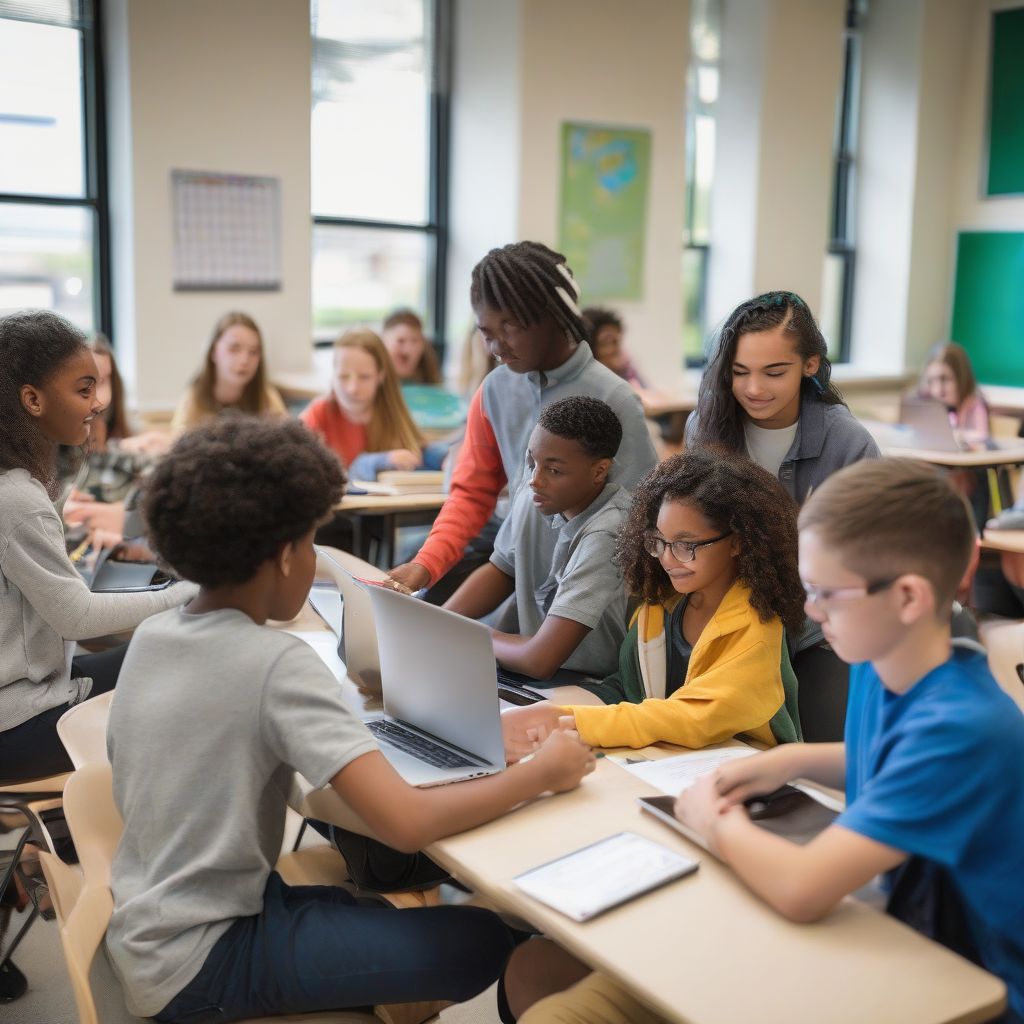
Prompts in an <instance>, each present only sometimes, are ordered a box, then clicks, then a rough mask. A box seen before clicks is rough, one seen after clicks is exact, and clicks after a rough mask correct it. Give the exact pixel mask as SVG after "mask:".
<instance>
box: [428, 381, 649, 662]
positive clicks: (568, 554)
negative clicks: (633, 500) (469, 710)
mask: <svg viewBox="0 0 1024 1024" xmlns="http://www.w3.org/2000/svg"><path fill="white" fill-rule="evenodd" d="M621 440H622V424H621V423H620V422H619V419H618V417H617V416H616V415H615V413H614V412H613V411H612V409H611V408H610V407H609V406H608V405H606V404H605V403H604V402H601V401H598V399H596V398H590V397H588V396H585V395H576V396H573V397H571V398H565V399H562V400H561V401H559V402H555V403H553V404H552V405H549V406H547V407H546V408H545V409H544V410H543V412H541V415H540V420H539V421H538V423H537V426H536V427H535V428H534V430H533V433H532V434H531V435H530V441H529V446H528V448H527V453H526V470H527V472H526V474H525V475H524V477H523V482H522V484H521V485H520V487H519V489H518V490H517V492H516V493H515V495H514V496H513V499H512V507H511V510H510V512H509V515H508V518H507V519H506V520H505V522H504V523H503V524H502V526H501V530H500V531H499V532H498V536H497V539H496V540H495V542H494V553H493V554H492V555H491V560H490V563H489V564H487V565H484V566H481V567H480V568H479V569H477V570H476V572H475V573H473V575H472V576H470V577H469V579H467V580H466V581H465V583H463V584H462V586H461V587H460V588H459V589H458V590H457V591H456V592H455V593H454V594H453V595H452V597H451V598H450V599H449V600H448V602H447V603H446V604H445V607H446V608H448V609H449V610H450V611H454V612H458V613H459V614H461V615H466V616H468V617H470V618H480V617H481V616H483V615H486V614H488V613H489V612H492V611H494V610H495V609H496V608H497V607H498V606H499V605H500V604H501V603H502V601H505V599H506V598H508V597H509V596H510V595H512V594H513V593H514V594H515V600H514V602H509V603H508V604H507V606H506V607H505V608H504V609H503V610H502V612H501V614H500V615H499V621H498V627H497V628H496V629H494V630H493V631H492V635H493V638H494V653H495V656H496V657H497V659H498V662H499V664H501V665H502V666H503V667H504V668H507V669H511V670H512V671H514V672H520V673H522V674H524V675H528V676H532V677H533V678H534V679H541V680H543V679H550V678H551V677H552V676H553V675H554V674H555V673H556V672H557V671H558V670H559V669H560V668H564V669H571V670H573V671H575V672H582V673H585V674H586V675H588V676H594V677H596V678H598V679H603V678H604V677H605V676H607V675H610V674H611V673H612V672H614V671H615V666H616V661H617V658H618V652H619V646H620V644H621V643H622V641H623V639H624V637H625V633H626V593H625V590H624V588H623V585H622V575H621V573H620V572H619V570H618V567H617V566H616V565H615V563H614V558H613V556H614V554H615V540H616V537H617V535H618V532H619V526H620V525H621V524H622V520H623V518H624V517H625V515H626V513H627V512H628V511H629V504H630V498H629V494H628V492H626V491H625V490H624V489H623V488H622V487H620V486H619V485H618V484H616V483H614V482H611V481H610V480H609V473H610V470H611V468H612V465H613V463H614V460H615V453H616V452H617V451H618V449H619V444H620V443H621ZM552 534H553V535H554V553H553V554H550V552H551V539H552Z"/></svg>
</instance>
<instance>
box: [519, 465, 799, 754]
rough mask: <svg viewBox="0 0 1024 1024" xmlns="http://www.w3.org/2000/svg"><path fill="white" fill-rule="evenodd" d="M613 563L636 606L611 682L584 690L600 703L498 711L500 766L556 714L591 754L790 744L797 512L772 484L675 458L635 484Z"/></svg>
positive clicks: (794, 730) (762, 476)
mask: <svg viewBox="0 0 1024 1024" xmlns="http://www.w3.org/2000/svg"><path fill="white" fill-rule="evenodd" d="M617 558H618V562H619V565H620V566H621V567H622V575H623V578H624V579H625V583H626V588H627V590H628V591H629V593H630V594H631V595H633V596H634V597H637V598H639V599H640V601H641V602H643V603H642V604H641V605H640V607H639V609H638V610H637V613H636V615H635V616H634V618H633V622H632V623H631V625H630V628H629V633H628V635H627V637H626V640H625V642H624V643H623V645H622V648H621V650H620V652H619V671H618V673H617V674H616V675H613V676H610V677H609V678H608V679H606V680H604V682H603V683H602V684H600V685H599V686H597V687H596V688H595V692H596V693H597V694H598V696H600V697H601V699H602V700H604V701H605V705H606V706H596V707H582V706H581V707H559V706H558V705H555V704H549V703H547V702H543V703H540V704H533V705H531V706H529V707H523V708H513V709H511V710H510V711H507V712H506V713H505V714H504V715H502V729H503V731H504V735H505V748H506V755H507V756H508V757H509V758H510V759H515V758H517V757H521V756H523V755H524V754H526V753H529V751H530V750H531V749H532V748H533V744H534V743H535V742H536V741H537V740H538V739H543V738H544V737H545V736H546V735H547V734H548V733H549V732H550V730H551V729H554V728H557V727H558V724H559V720H560V718H561V717H562V716H565V715H571V716H572V717H573V719H574V721H575V728H576V729H577V730H578V731H579V734H580V736H582V737H583V738H584V740H585V741H586V742H587V743H590V744H593V745H594V746H600V747H645V746H647V745H648V744H650V743H658V742H667V743H678V744H679V745H680V746H684V747H704V746H707V745H708V744H709V743H719V742H721V741H722V740H726V739H730V738H731V737H733V736H737V735H740V734H743V735H746V736H748V737H750V738H751V739H753V740H756V741H758V742H760V743H763V744H766V745H768V746H774V745H775V744H776V743H780V742H789V741H792V740H796V739H799V738H800V729H799V718H798V714H797V710H796V679H795V677H794V675H793V670H792V668H791V667H790V664H789V655H788V652H787V649H786V637H785V630H797V631H799V630H800V629H802V628H803V622H804V615H803V609H802V605H803V591H802V590H801V588H800V579H799V576H798V574H797V564H796V558H797V550H796V510H795V508H794V507H793V503H792V501H791V500H790V498H789V497H788V496H787V495H786V494H785V492H784V491H783V490H782V488H781V487H780V486H779V484H778V482H777V481H776V480H774V479H773V478H772V477H771V476H770V475H769V474H768V473H767V472H766V471H765V470H763V469H761V468H760V467H759V466H757V465H755V464H754V463H753V462H751V461H750V460H749V459H747V458H746V457H745V456H741V455H735V454H727V455H722V454H717V453H715V452H712V451H710V450H708V449H703V448H694V449H691V450H689V451H687V452H683V453H682V454H680V455H674V456H672V457H670V458H668V459H666V460H665V461H664V462H662V463H661V465H659V466H657V467H656V468H655V469H654V470H652V471H651V473H650V474H648V476H647V477H645V478H644V480H643V481H641V483H640V485H639V486H638V487H637V489H636V493H635V495H634V496H633V504H632V508H631V509H630V513H629V518H628V519H627V521H626V524H625V526H624V527H623V528H622V531H621V533H620V535H619V541H618V550H617Z"/></svg>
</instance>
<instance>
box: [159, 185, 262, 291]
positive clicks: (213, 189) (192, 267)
mask: <svg viewBox="0 0 1024 1024" xmlns="http://www.w3.org/2000/svg"><path fill="white" fill-rule="evenodd" d="M171 191H172V198H173V205H174V290H175V291H222V290H231V291H235V290H249V291H273V290H275V289H278V288H280V287H281V182H280V179H278V178H259V177H253V176H251V175H245V174H213V173H209V172H206V171H172V172H171Z"/></svg>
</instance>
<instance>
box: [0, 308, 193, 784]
mask: <svg viewBox="0 0 1024 1024" xmlns="http://www.w3.org/2000/svg"><path fill="white" fill-rule="evenodd" d="M97 376H98V371H97V369H96V362H95V360H94V359H93V356H92V353H91V352H90V351H89V349H88V348H87V347H86V343H85V336H84V335H83V334H82V333H81V332H80V331H79V330H78V329H77V328H75V327H73V326H72V325H71V324H70V323H68V322H67V321H66V320H64V319H63V318H61V317H59V316H56V315H55V314H53V313H49V312H45V311H41V310H40V311H31V312H23V313H15V314H12V315H10V316H7V317H3V318H2V319H0V421H2V429H0V784H2V783H4V782H16V781H24V780H27V779H33V778H40V777H43V776H47V775H53V774H57V773H59V772H63V771H69V770H70V768H71V763H70V761H69V759H68V757H67V755H66V754H65V753H64V749H63V747H62V746H61V744H60V741H59V739H58V737H57V732H56V723H57V719H58V718H60V716H61V715H62V714H63V713H64V711H66V710H67V708H68V707H69V706H70V705H72V704H77V703H78V702H79V701H82V700H84V699H85V698H86V697H88V696H90V695H93V696H95V695H96V694H99V693H104V692H106V691H107V690H110V689H111V688H113V686H114V684H115V683H116V682H117V675H118V672H119V670H120V667H121V661H122V660H123V658H124V648H123V647H122V648H118V649H115V650H113V651H106V652H103V653H101V654H89V655H82V656H80V657H75V658H70V657H68V654H69V650H70V649H71V648H72V647H73V643H72V642H73V641H76V640H84V639H87V638H89V637H95V636H103V635H105V634H109V633H119V632H121V631H122V630H126V629H132V628H133V627H135V626H137V625H138V624H139V623H140V622H141V621H142V620H143V619H144V618H146V616H148V615H152V614H153V613H154V612H158V611H163V610H164V609H165V608H170V607H172V606H173V605H176V604H182V603H184V602H185V601H187V600H189V599H190V598H191V597H192V595H193V594H194V593H195V590H194V588H193V587H192V586H191V585H175V586H173V587H170V588H168V589H166V590H162V591H155V592H152V593H138V594H93V593H91V592H90V590H89V588H88V587H87V586H86V585H85V583H84V581H83V580H82V578H81V576H79V574H78V572H77V571H76V570H75V567H74V565H73V564H72V563H71V561H70V559H69V558H68V556H67V553H66V551H65V546H64V530H63V526H62V524H61V519H60V515H59V514H58V512H57V509H56V508H55V507H54V504H53V502H54V499H55V497H56V496H57V494H58V492H59V482H58V479H57V471H56V453H57V447H58V445H75V446H80V445H83V444H84V443H85V442H86V441H87V440H88V437H89V432H90V429H91V424H92V421H93V418H94V417H95V416H96V415H97V413H99V412H100V411H101V410H102V408H103V406H102V405H101V404H100V402H99V401H98V400H97V397H96V379H97Z"/></svg>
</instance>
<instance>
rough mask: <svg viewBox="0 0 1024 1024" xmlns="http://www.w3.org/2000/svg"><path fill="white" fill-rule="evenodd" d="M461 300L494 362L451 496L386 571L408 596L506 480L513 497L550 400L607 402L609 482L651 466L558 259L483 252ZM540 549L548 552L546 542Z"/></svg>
mask: <svg viewBox="0 0 1024 1024" xmlns="http://www.w3.org/2000/svg"><path fill="white" fill-rule="evenodd" d="M469 298H470V302H471V304H472V306H473V311H474V314H475V315H476V320H477V326H478V327H479V328H480V332H481V334H483V336H484V338H485V339H486V341H487V344H488V346H489V347H490V349H491V352H492V353H493V354H494V355H495V356H496V357H497V359H498V360H499V361H500V362H501V364H502V365H501V366H499V367H498V368H497V369H496V370H494V371H492V372H491V373H489V374H488V375H487V376H486V377H485V378H484V381H483V383H482V384H481V385H480V388H479V390H478V391H477V393H476V394H475V395H474V396H473V400H472V402H471V403H470V406H469V417H468V420H467V423H466V440H465V443H464V444H463V445H462V448H461V450H460V453H459V460H458V462H457V464H456V466H455V469H454V472H453V474H452V482H451V493H450V494H449V497H448V500H447V501H446V502H445V504H444V506H443V508H442V509H441V512H440V514H439V515H438V517H437V520H436V521H435V523H434V526H433V528H432V530H431V531H430V536H429V537H428V538H427V541H426V543H425V544H424V545H423V547H422V548H420V551H419V553H418V554H417V555H416V556H415V558H414V559H413V560H412V561H411V562H409V563H406V564H404V565H400V566H398V567H396V568H395V569H392V570H391V575H392V577H393V578H394V579H395V580H397V581H398V582H400V583H403V584H405V585H406V586H407V587H409V588H410V589H411V590H419V589H421V588H423V587H426V586H428V585H431V584H435V583H437V581H438V580H439V579H440V578H441V577H442V576H444V575H445V573H447V572H448V570H449V569H451V568H452V567H453V566H455V565H456V563H457V562H458V561H459V559H460V558H461V557H462V555H463V551H464V549H465V548H466V545H467V544H468V543H469V542H470V541H472V540H473V539H474V538H475V537H476V536H477V535H478V534H479V533H480V530H481V529H482V527H483V526H484V524H485V523H486V522H487V520H488V518H489V517H490V516H491V514H492V513H493V512H494V509H495V505H496V504H497V500H498V495H499V494H500V493H501V491H502V489H503V488H504V487H505V485H506V483H507V484H508V489H509V493H510V494H511V495H515V493H516V490H517V489H518V486H519V484H520V482H521V481H522V477H523V468H524V465H525V458H526V447H527V442H528V441H529V437H530V433H531V431H532V430H533V426H534V424H535V423H536V422H537V419H538V417H539V416H540V411H541V409H543V408H544V407H545V406H547V405H550V404H551V403H552V402H557V401H558V400H559V399H560V398H567V397H569V396H570V395H590V396H591V397H593V398H598V399H600V400H601V401H603V402H606V403H607V404H608V405H610V406H611V408H612V409H613V411H614V412H615V415H616V416H618V417H619V421H620V422H621V423H622V448H621V451H620V454H619V457H618V459H617V462H618V463H619V465H620V466H621V467H622V473H621V477H620V478H619V479H618V480H617V483H619V484H621V485H622V486H623V487H626V488H631V487H633V486H634V485H635V484H636V482H637V480H639V479H640V477H641V476H643V474H644V473H646V472H647V470H648V469H650V468H651V467H652V466H653V465H654V464H655V462H656V461H657V457H656V456H655V454H654V447H653V446H652V444H651V439H650V436H649V435H648V433H647V426H646V423H645V421H644V417H643V410H642V409H641V407H640V402H639V401H638V399H637V397H636V396H635V395H634V394H633V392H632V389H631V388H630V387H629V385H628V384H627V383H626V382H625V381H623V380H621V379H620V378H618V377H616V376H615V374H613V373H612V372H611V371H610V370H609V369H608V368H607V367H605V366H602V365H601V364H600V363H598V362H597V361H596V360H595V359H594V357H593V355H592V354H591V352H590V347H589V346H588V345H586V344H580V342H582V341H583V340H584V339H585V338H586V336H587V332H586V325H585V324H584V322H583V318H582V316H581V314H580V310H579V306H578V305H577V300H578V298H579V286H578V285H577V283H576V280H575V278H574V277H573V276H572V271H570V270H569V268H568V267H567V266H566V264H565V257H564V256H562V255H561V254H560V253H557V252H553V251H552V250H551V249H549V248H548V247H547V246H546V245H542V244H541V243H539V242H516V243H514V244H512V245H506V246H505V247H504V248H502V249H492V250H491V251H490V252H489V253H488V254H487V255H486V256H485V257H484V258H483V259H482V260H481V261H480V262H479V263H478V264H477V265H476V266H475V267H474V268H473V277H472V282H471V284H470V290H469ZM548 547H549V551H548V556H549V555H550V554H551V552H552V550H553V547H554V538H549V543H548ZM546 557H547V556H546ZM460 582H461V581H460ZM450 593H451V591H449V594H450ZM449 594H445V598H446V597H447V596H449ZM442 600H444V598H442Z"/></svg>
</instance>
